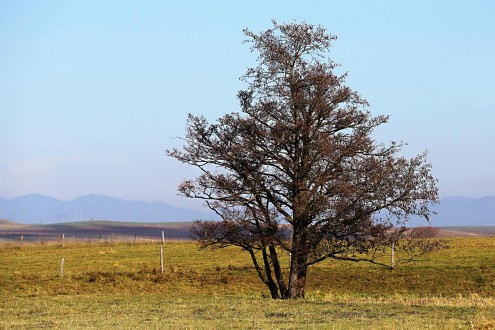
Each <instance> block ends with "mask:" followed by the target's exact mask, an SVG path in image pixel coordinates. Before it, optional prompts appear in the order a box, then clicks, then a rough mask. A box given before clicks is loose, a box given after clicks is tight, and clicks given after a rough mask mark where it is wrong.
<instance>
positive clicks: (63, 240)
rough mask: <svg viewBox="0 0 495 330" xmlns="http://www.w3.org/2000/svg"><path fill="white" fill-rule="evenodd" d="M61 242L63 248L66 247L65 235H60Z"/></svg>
mask: <svg viewBox="0 0 495 330" xmlns="http://www.w3.org/2000/svg"><path fill="white" fill-rule="evenodd" d="M60 240H61V241H62V243H61V244H62V247H64V243H65V235H64V234H62V235H60Z"/></svg>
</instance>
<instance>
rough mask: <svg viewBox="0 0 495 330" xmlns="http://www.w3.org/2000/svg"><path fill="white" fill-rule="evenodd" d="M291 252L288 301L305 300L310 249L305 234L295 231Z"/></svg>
mask: <svg viewBox="0 0 495 330" xmlns="http://www.w3.org/2000/svg"><path fill="white" fill-rule="evenodd" d="M291 251H292V258H291V264H290V274H289V288H288V292H287V299H304V293H305V288H306V274H307V273H308V265H307V262H308V248H307V242H306V235H305V234H304V233H301V232H297V231H296V230H294V236H293V240H292V249H291Z"/></svg>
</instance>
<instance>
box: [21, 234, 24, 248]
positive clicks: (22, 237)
mask: <svg viewBox="0 0 495 330" xmlns="http://www.w3.org/2000/svg"><path fill="white" fill-rule="evenodd" d="M23 243H24V235H21V247H22V244H23Z"/></svg>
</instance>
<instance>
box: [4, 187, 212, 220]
mask: <svg viewBox="0 0 495 330" xmlns="http://www.w3.org/2000/svg"><path fill="white" fill-rule="evenodd" d="M212 218H215V215H214V214H213V213H212V212H208V210H205V211H198V210H192V209H187V208H180V207H175V206H171V205H169V204H166V203H164V202H159V201H156V202H152V203H148V202H143V201H131V200H125V199H119V198H114V197H109V196H101V195H85V196H81V197H78V198H75V199H73V200H70V201H60V200H58V199H56V198H53V197H49V196H45V195H41V194H30V195H25V196H20V197H16V198H12V199H6V198H1V197H0V219H5V220H10V221H13V222H17V223H24V224H33V223H41V224H48V223H60V222H72V221H84V220H93V219H94V220H114V221H129V222H182V221H194V220H198V219H212Z"/></svg>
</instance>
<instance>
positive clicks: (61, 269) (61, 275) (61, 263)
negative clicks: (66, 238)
mask: <svg viewBox="0 0 495 330" xmlns="http://www.w3.org/2000/svg"><path fill="white" fill-rule="evenodd" d="M64 263H65V259H64V257H62V261H61V262H60V277H64Z"/></svg>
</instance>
